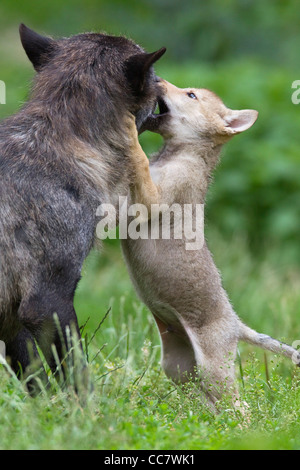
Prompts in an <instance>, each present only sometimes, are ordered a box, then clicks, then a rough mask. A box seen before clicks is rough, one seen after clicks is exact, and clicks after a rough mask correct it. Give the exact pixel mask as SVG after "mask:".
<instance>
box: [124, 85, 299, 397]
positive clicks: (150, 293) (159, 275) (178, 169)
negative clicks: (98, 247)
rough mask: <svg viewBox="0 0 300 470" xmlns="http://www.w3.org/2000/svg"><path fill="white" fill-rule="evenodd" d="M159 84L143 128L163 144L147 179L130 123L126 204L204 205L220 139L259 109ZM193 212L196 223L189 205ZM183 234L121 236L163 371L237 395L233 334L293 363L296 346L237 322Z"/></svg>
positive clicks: (207, 265) (204, 258) (210, 391)
mask: <svg viewBox="0 0 300 470" xmlns="http://www.w3.org/2000/svg"><path fill="white" fill-rule="evenodd" d="M160 86H161V91H162V95H161V99H160V111H161V114H159V115H152V116H151V117H150V118H149V120H148V122H147V127H148V129H150V130H152V131H155V132H158V133H160V134H161V135H162V136H163V137H164V140H165V144H164V147H163V148H162V149H161V151H160V152H159V153H158V154H157V155H156V156H154V158H153V159H152V161H151V164H150V172H151V177H152V180H151V178H150V174H149V163H148V161H147V160H146V158H145V154H144V152H143V150H142V148H141V146H140V145H139V142H138V139H137V134H136V130H135V126H132V135H133V136H134V143H133V149H132V150H133V155H134V161H135V168H137V171H136V184H135V185H134V186H133V187H132V188H131V203H141V204H145V205H146V206H147V208H150V205H151V204H160V203H166V204H168V205H171V204H173V203H176V204H179V205H180V206H181V207H183V206H184V204H187V203H192V204H194V205H195V204H204V202H205V196H206V193H207V189H208V186H209V182H210V179H211V176H212V172H213V170H214V168H215V166H216V165H217V163H218V160H219V155H220V151H221V147H222V145H223V144H224V143H226V142H227V141H228V140H229V139H230V138H231V137H232V136H234V135H236V134H239V133H241V132H243V131H245V130H247V129H249V128H250V127H251V126H252V125H253V124H254V122H255V121H256V119H257V116H258V113H257V111H254V110H242V111H232V110H231V109H228V108H227V107H226V106H225V105H224V104H223V102H222V101H221V99H220V98H218V97H217V96H216V95H215V94H214V93H212V92H211V91H209V90H206V89H179V88H177V87H175V86H174V85H172V84H170V83H168V82H166V81H163V80H162V81H161V85H160ZM137 162H139V163H137ZM153 207H155V206H153ZM153 213H155V211H154V212H152V217H153ZM193 219H194V220H193V222H194V223H195V224H196V223H199V221H197V220H196V219H195V211H193ZM173 222H174V220H173ZM146 223H147V224H148V221H147V222H146ZM150 223H151V221H149V224H150ZM200 223H201V222H200ZM186 241H187V240H186V239H185V237H184V234H183V237H181V239H175V238H174V236H171V238H170V239H156V240H155V239H154V240H153V239H150V238H149V239H137V240H132V239H130V238H127V239H126V240H122V248H123V253H124V256H125V260H126V263H127V266H128V269H129V272H130V275H131V279H132V281H133V284H134V286H135V288H136V290H137V292H138V294H139V296H140V297H141V299H142V300H143V302H144V303H145V304H146V305H147V306H148V307H149V309H150V310H151V312H152V313H153V315H154V318H155V320H156V323H157V326H158V329H159V333H160V337H161V343H162V366H163V369H164V371H165V373H166V374H167V376H168V377H170V378H172V379H173V380H174V381H177V382H185V381H186V380H188V379H190V378H191V377H192V378H194V379H195V378H197V380H198V381H199V383H200V384H201V388H202V390H203V391H204V392H205V394H206V397H207V398H208V400H209V401H210V402H212V403H215V401H216V400H217V399H219V398H220V396H221V395H222V393H223V392H224V391H229V390H230V389H231V390H232V393H233V395H234V396H235V397H236V396H237V393H236V390H235V387H234V377H235V367H234V360H235V358H236V349H237V344H238V341H239V340H243V341H246V342H248V343H252V344H255V345H257V346H260V347H261V348H264V349H268V350H270V351H273V352H275V353H282V354H284V355H285V356H287V357H289V358H293V360H294V362H295V363H297V362H299V355H298V353H297V351H296V350H295V349H293V348H292V347H290V346H288V345H286V344H282V343H280V342H279V341H277V340H275V339H273V338H271V337H269V336H267V335H264V334H259V333H257V332H256V331H254V330H252V329H250V328H249V327H247V326H246V325H244V324H243V323H242V322H241V320H240V319H239V318H238V316H237V315H236V313H235V312H234V310H233V308H232V306H231V304H230V301H229V299H228V296H227V294H226V292H225V291H224V289H223V287H222V283H221V276H220V274H219V272H218V270H217V268H216V266H215V264H214V262H213V259H212V256H211V253H210V252H209V250H208V248H207V246H206V244H205V241H204V242H203V246H202V247H201V248H200V249H197V250H187V249H186Z"/></svg>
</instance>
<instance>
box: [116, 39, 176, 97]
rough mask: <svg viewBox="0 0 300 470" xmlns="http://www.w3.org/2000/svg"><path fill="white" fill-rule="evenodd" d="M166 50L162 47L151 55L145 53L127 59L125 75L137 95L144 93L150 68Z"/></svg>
mask: <svg viewBox="0 0 300 470" xmlns="http://www.w3.org/2000/svg"><path fill="white" fill-rule="evenodd" d="M166 50H167V49H166V48H165V47H162V48H161V49H159V50H158V51H155V52H152V53H150V54H147V53H146V52H144V53H141V54H136V55H133V56H131V57H129V59H127V61H126V63H125V73H126V76H127V79H128V82H129V84H130V86H131V88H132V89H133V90H134V92H135V93H141V92H142V91H143V89H144V86H145V82H146V77H147V73H148V71H149V69H150V67H151V66H152V65H153V64H154V63H155V62H157V61H158V59H160V58H161V56H162V55H163V54H164V53H165V52H166Z"/></svg>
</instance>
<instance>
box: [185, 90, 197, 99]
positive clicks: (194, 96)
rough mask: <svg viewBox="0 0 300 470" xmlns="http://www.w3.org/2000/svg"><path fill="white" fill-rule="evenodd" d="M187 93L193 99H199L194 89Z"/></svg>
mask: <svg viewBox="0 0 300 470" xmlns="http://www.w3.org/2000/svg"><path fill="white" fill-rule="evenodd" d="M187 95H188V97H189V98H192V99H193V100H196V99H197V96H196V95H195V93H193V92H192V91H191V92H190V93H187Z"/></svg>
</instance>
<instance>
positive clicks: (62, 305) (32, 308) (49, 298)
mask: <svg viewBox="0 0 300 470" xmlns="http://www.w3.org/2000/svg"><path fill="white" fill-rule="evenodd" d="M19 318H20V320H21V321H22V323H23V325H24V326H25V327H26V329H27V330H28V331H29V332H30V333H31V335H32V336H33V338H34V339H35V340H36V341H37V343H38V345H39V347H40V348H41V350H42V352H43V354H44V356H45V358H46V360H47V362H48V364H49V366H50V368H51V370H52V372H56V371H57V367H59V366H60V363H61V362H62V361H63V360H64V359H65V356H66V354H68V352H69V351H68V349H69V346H70V344H69V336H68V331H67V330H69V331H70V332H72V330H74V329H75V332H76V334H77V336H78V338H80V333H79V327H78V322H77V318H76V314H75V310H74V307H73V299H64V298H62V296H60V295H58V293H57V292H55V291H52V292H51V291H48V292H46V291H45V290H44V291H43V292H42V293H39V294H35V295H32V296H30V297H29V298H27V299H24V300H23V301H22V302H21V305H20V308H19ZM56 318H57V320H58V321H56ZM53 346H54V348H53ZM58 361H59V364H58V363H57V362H58ZM62 370H63V369H62Z"/></svg>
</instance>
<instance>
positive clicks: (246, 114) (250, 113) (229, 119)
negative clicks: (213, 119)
mask: <svg viewBox="0 0 300 470" xmlns="http://www.w3.org/2000/svg"><path fill="white" fill-rule="evenodd" d="M257 118H258V112H257V111H255V110H254V109H242V110H241V111H232V110H228V114H227V115H226V116H225V118H224V121H225V131H226V133H228V134H229V135H235V134H240V133H241V132H244V131H246V130H247V129H249V128H250V127H252V126H253V124H254V123H255V121H256V119H257Z"/></svg>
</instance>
